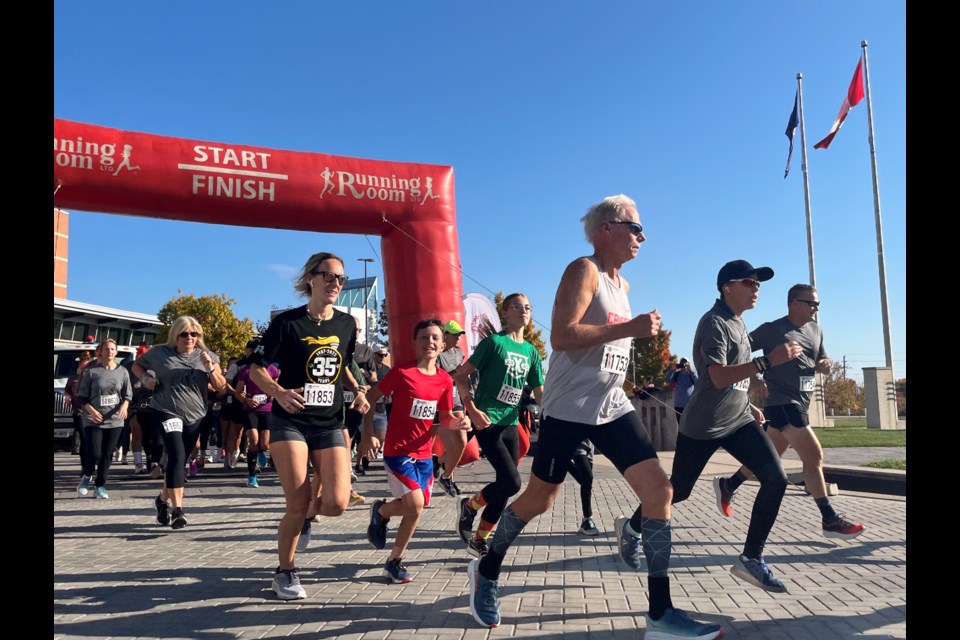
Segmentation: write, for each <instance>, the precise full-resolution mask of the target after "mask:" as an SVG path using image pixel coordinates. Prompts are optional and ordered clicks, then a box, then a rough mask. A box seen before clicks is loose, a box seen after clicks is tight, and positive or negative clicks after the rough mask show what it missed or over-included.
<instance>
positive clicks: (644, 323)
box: [630, 309, 660, 338]
mask: <svg viewBox="0 0 960 640" xmlns="http://www.w3.org/2000/svg"><path fill="white" fill-rule="evenodd" d="M630 333H631V335H632V336H633V337H634V338H652V337H654V336H656V335H657V334H658V333H660V312H659V311H657V310H656V309H654V310H653V311H651V312H650V313H644V314H641V315H639V316H637V317H636V318H634V319H633V320H631V321H630Z"/></svg>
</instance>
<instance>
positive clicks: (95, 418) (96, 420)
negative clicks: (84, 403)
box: [87, 407, 103, 424]
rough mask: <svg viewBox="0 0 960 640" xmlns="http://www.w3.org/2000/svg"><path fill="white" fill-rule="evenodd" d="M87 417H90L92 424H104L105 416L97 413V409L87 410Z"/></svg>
mask: <svg viewBox="0 0 960 640" xmlns="http://www.w3.org/2000/svg"><path fill="white" fill-rule="evenodd" d="M87 415H89V416H90V422H92V423H93V424H102V423H103V414H102V413H100V412H99V411H97V410H96V409H94V408H93V407H90V408H89V409H88V410H87Z"/></svg>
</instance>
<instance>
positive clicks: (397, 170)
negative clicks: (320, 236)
mask: <svg viewBox="0 0 960 640" xmlns="http://www.w3.org/2000/svg"><path fill="white" fill-rule="evenodd" d="M53 178H54V189H55V192H56V195H55V196H54V206H56V207H59V208H61V209H68V210H69V209H75V210H80V211H96V212H104V213H117V214H125V215H134V216H146V217H153V218H166V219H172V220H186V221H193V222H207V223H213V224H229V225H238V226H248V227H268V228H272V229H299V230H303V231H325V232H331V233H354V234H372V235H379V236H380V237H381V250H382V252H383V275H384V283H385V293H386V296H387V298H388V299H389V300H390V304H389V305H388V309H387V311H388V318H387V320H388V324H389V330H390V335H391V336H392V337H393V341H392V344H391V347H392V350H393V352H394V362H403V361H405V360H408V359H412V358H413V355H414V354H413V341H412V335H411V334H412V332H413V327H414V325H415V324H416V323H417V322H419V321H420V320H422V319H423V318H427V317H431V316H436V317H438V318H442V319H443V320H444V322H446V321H447V320H456V321H457V322H460V323H461V324H463V322H464V317H463V313H464V312H463V284H462V280H461V277H460V271H459V265H460V250H459V247H458V245H457V230H456V212H455V207H454V200H453V168H452V167H444V166H439V165H431V164H415V163H408V162H384V161H379V160H361V159H357V158H346V157H342V156H332V155H327V154H323V153H307V152H302V151H282V150H277V149H267V148H265V147H250V146H246V145H240V144H226V143H217V142H205V141H202V140H188V139H182V138H171V137H167V136H157V135H151V134H147V133H136V132H132V131H121V130H119V129H110V128H107V127H101V126H96V125H91V124H84V123H80V122H72V121H69V120H61V119H54V122H53ZM315 250H316V251H333V252H334V253H336V252H337V247H336V246H317V247H316V249H315ZM308 257H309V256H306V255H304V256H296V259H297V260H298V264H297V266H300V264H302V263H303V262H304V261H306V259H307V258H308Z"/></svg>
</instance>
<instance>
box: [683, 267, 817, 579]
mask: <svg viewBox="0 0 960 640" xmlns="http://www.w3.org/2000/svg"><path fill="white" fill-rule="evenodd" d="M772 277H773V269H771V268H769V267H759V268H754V267H753V265H751V264H750V263H749V262H747V261H746V260H734V261H733V262H728V263H727V264H725V265H723V268H722V269H720V273H719V274H718V275H717V290H718V291H719V292H720V298H719V299H718V300H717V301H716V302H715V303H714V305H713V307H712V308H711V309H710V310H709V311H707V313H705V314H704V315H703V317H702V318H700V322H699V324H698V325H697V331H696V333H695V334H694V338H693V361H694V365H695V366H696V369H697V371H699V372H700V375H701V376H702V377H701V379H700V381H699V382H698V383H697V385H696V386H695V387H694V389H693V396H691V398H690V402H689V403H688V404H687V408H686V410H685V411H684V412H683V414H682V415H681V416H680V432H679V433H678V434H677V449H676V453H675V454H674V459H673V473H672V475H671V476H670V484H671V485H673V504H676V503H678V502H682V501H684V500H686V499H687V498H688V497H689V496H690V492H691V491H692V490H693V487H694V484H695V483H696V481H697V479H698V478H699V477H700V474H701V473H702V472H703V469H704V467H705V466H706V464H707V462H708V461H709V460H710V457H711V456H713V454H714V453H715V452H716V451H717V449H719V448H720V447H723V448H724V449H725V450H726V451H727V452H729V453H730V454H731V455H733V457H734V458H736V459H737V460H738V461H739V462H741V463H742V464H744V465H746V466H747V467H749V468H750V469H752V470H753V471H754V473H755V474H756V476H757V479H758V480H759V481H760V490H759V491H758V492H757V497H756V499H755V500H754V504H753V511H752V515H751V517H750V526H749V528H748V529H747V538H746V541H745V543H744V546H743V553H742V555H740V556H739V557H738V558H737V559H736V561H735V562H734V565H733V567H732V568H731V569H730V572H731V573H732V574H733V575H735V576H736V577H738V578H740V579H741V580H745V581H746V582H749V583H750V584H753V585H756V586H758V587H760V588H762V589H765V590H767V591H771V592H774V593H783V592H784V591H786V590H787V589H786V587H785V586H784V584H783V583H782V582H781V581H780V580H778V579H777V578H775V577H774V576H773V572H772V571H771V570H770V567H768V566H767V564H766V562H764V560H763V547H764V545H765V544H766V541H767V536H768V535H769V534H770V530H771V529H772V528H773V524H774V522H776V520H777V515H778V514H779V513H780V502H781V501H782V500H783V494H784V492H785V491H786V488H787V476H786V474H785V473H784V472H783V467H782V466H781V464H780V457H779V456H778V455H777V451H776V449H774V447H773V444H772V443H771V442H770V440H769V438H767V436H766V434H765V433H764V432H763V426H762V424H763V422H764V421H765V420H764V416H763V412H762V411H761V410H760V409H759V408H758V407H755V406H754V405H752V404H751V403H750V399H749V397H748V396H747V392H748V390H749V387H750V380H751V378H753V377H754V376H755V375H756V374H758V373H763V372H764V371H766V370H768V369H770V368H771V367H777V366H779V365H782V364H784V363H786V362H789V361H791V360H793V359H794V358H796V357H797V356H798V355H800V353H801V348H800V345H799V344H797V343H796V342H795V341H792V340H791V341H788V342H785V343H783V344H781V345H780V346H778V347H777V348H775V349H773V350H771V351H770V352H769V353H768V354H767V355H765V356H760V357H757V358H753V359H751V357H750V356H751V355H752V353H753V348H752V347H751V345H750V336H749V334H748V332H747V328H746V326H745V325H744V323H743V318H742V317H741V316H742V314H743V312H744V311H747V310H748V309H753V308H754V307H755V306H756V305H757V297H758V296H759V294H760V283H761V282H766V281H767V280H769V279H770V278H772Z"/></svg>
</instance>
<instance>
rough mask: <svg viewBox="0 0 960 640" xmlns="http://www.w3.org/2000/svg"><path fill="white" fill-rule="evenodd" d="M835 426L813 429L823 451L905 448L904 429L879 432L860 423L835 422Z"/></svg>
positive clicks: (905, 433) (905, 437) (905, 434)
mask: <svg viewBox="0 0 960 640" xmlns="http://www.w3.org/2000/svg"><path fill="white" fill-rule="evenodd" d="M835 424H836V426H834V427H828V428H821V429H814V430H813V431H814V432H815V433H816V434H817V439H818V440H820V444H821V445H822V446H823V448H824V449H832V448H834V447H905V446H907V431H906V429H896V430H880V429H867V427H866V426H865V425H864V424H863V422H860V423H858V424H849V423H846V424H845V423H843V422H841V421H839V420H838V421H837V422H836V423H835Z"/></svg>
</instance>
